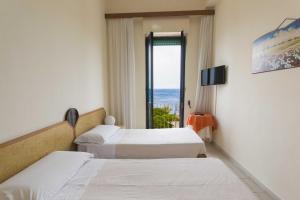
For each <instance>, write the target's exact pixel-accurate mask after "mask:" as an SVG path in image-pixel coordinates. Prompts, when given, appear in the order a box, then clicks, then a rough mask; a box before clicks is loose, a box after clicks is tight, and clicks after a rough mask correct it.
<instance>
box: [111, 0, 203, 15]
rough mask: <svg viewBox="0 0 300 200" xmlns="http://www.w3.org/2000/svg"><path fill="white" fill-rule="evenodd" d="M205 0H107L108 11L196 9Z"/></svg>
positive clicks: (200, 7)
mask: <svg viewBox="0 0 300 200" xmlns="http://www.w3.org/2000/svg"><path fill="white" fill-rule="evenodd" d="M206 3H207V0H184V1H183V0H151V1H149V0H107V9H106V12H108V13H123V12H124V13H127V12H156V11H176V10H179V11H181V10H198V9H203V8H204V7H205V6H206Z"/></svg>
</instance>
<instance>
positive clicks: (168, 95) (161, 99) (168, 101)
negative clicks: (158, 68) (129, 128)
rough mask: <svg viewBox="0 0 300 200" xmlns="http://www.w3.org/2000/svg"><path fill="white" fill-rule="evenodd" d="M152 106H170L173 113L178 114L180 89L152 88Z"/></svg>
mask: <svg viewBox="0 0 300 200" xmlns="http://www.w3.org/2000/svg"><path fill="white" fill-rule="evenodd" d="M153 101H154V102H153V107H154V108H161V107H166V106H168V107H170V108H171V112H172V113H173V114H179V101H180V89H154V90H153Z"/></svg>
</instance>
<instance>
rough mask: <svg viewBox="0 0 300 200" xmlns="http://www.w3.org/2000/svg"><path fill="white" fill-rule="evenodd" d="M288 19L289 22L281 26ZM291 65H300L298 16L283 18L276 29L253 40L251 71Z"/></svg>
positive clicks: (299, 25) (271, 69)
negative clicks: (295, 17) (296, 17)
mask: <svg viewBox="0 0 300 200" xmlns="http://www.w3.org/2000/svg"><path fill="white" fill-rule="evenodd" d="M288 20H289V21H291V22H290V23H289V24H288V25H286V26H284V27H281V25H282V24H284V22H286V21H288ZM293 67H300V18H299V19H289V18H287V19H285V20H284V21H283V22H282V23H281V24H280V26H279V27H278V28H277V29H276V30H274V31H271V32H269V33H267V34H265V35H263V36H261V37H259V38H258V39H256V40H255V41H254V42H253V52H252V72H253V73H261V72H268V71H275V70H281V69H289V68H293Z"/></svg>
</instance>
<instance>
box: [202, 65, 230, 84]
mask: <svg viewBox="0 0 300 200" xmlns="http://www.w3.org/2000/svg"><path fill="white" fill-rule="evenodd" d="M225 79H226V69H225V65H222V66H218V67H211V68H207V69H203V70H201V86H207V85H221V84H225V82H226V80H225Z"/></svg>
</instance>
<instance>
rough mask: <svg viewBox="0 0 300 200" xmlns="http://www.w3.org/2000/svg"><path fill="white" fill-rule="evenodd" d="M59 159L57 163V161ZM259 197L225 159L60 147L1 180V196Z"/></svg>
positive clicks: (68, 199) (124, 199) (84, 199)
mask: <svg viewBox="0 0 300 200" xmlns="http://www.w3.org/2000/svg"><path fill="white" fill-rule="evenodd" d="M53 163H55V165H53ZM8 197H10V199H23V200H49V199H51V200H94V199H97V200H102V199H103V200H133V199H143V200H148V199H149V200H169V199H170V200H174V199H178V200H181V199H182V200H183V199H184V200H202V199H203V200H221V199H222V200H257V197H256V196H255V194H254V193H252V192H251V191H250V190H249V189H248V187H247V186H246V185H245V184H244V183H243V182H242V181H241V180H240V179H239V178H238V177H237V176H236V175H235V174H233V173H232V172H231V171H230V170H229V169H228V168H227V167H226V166H225V165H224V164H223V163H222V162H221V161H220V160H218V159H213V158H207V159H195V158H176V159H149V160H144V159H138V160H134V159H94V158H92V155H91V154H89V153H83V152H66V151H56V152H53V153H50V154H49V155H47V156H45V157H44V158H42V159H41V160H39V161H37V162H36V163H34V164H33V165H31V166H29V167H28V168H26V169H24V170H23V171H21V172H20V173H18V174H16V175H15V176H13V177H11V178H10V179H8V180H6V181H5V182H4V183H2V184H0V199H3V200H6V199H9V198H8Z"/></svg>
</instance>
